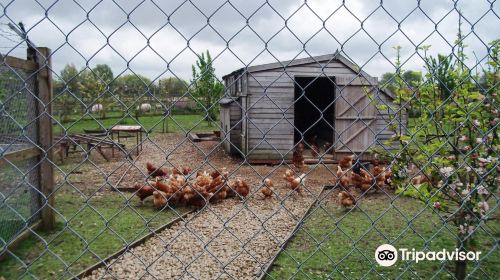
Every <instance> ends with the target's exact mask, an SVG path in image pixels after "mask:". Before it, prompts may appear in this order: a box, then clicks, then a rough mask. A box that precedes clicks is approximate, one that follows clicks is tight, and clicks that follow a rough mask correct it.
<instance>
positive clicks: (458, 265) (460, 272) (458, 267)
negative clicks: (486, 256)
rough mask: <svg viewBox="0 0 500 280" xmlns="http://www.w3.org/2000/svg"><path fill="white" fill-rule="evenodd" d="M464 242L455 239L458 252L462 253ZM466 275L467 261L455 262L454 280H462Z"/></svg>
mask: <svg viewBox="0 0 500 280" xmlns="http://www.w3.org/2000/svg"><path fill="white" fill-rule="evenodd" d="M466 242H467V241H466V240H464V241H462V240H461V239H460V237H458V238H457V248H459V250H458V252H459V253H460V252H464V251H465V246H466ZM466 275H467V260H463V261H460V260H457V261H455V278H456V279H458V280H464V279H465V276H466Z"/></svg>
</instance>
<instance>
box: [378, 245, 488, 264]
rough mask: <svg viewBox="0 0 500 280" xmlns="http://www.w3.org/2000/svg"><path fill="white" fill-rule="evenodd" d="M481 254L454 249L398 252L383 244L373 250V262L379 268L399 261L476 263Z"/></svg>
mask: <svg viewBox="0 0 500 280" xmlns="http://www.w3.org/2000/svg"><path fill="white" fill-rule="evenodd" d="M479 255H481V252H472V251H470V252H464V251H459V250H458V249H455V250H454V251H447V250H446V249H443V250H440V251H428V252H424V251H416V250H415V249H414V248H413V249H411V250H409V249H406V248H400V249H399V251H398V250H396V248H395V247H394V246H392V245H389V244H383V245H380V246H378V248H377V250H375V260H376V261H377V263H378V264H379V265H380V266H392V265H394V264H395V263H396V261H397V260H398V256H399V259H401V260H402V261H414V262H415V263H418V262H419V261H424V260H427V261H436V260H438V261H444V260H452V261H465V260H467V261H478V260H479Z"/></svg>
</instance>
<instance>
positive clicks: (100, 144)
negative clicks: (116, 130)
mask: <svg viewBox="0 0 500 280" xmlns="http://www.w3.org/2000/svg"><path fill="white" fill-rule="evenodd" d="M54 143H57V144H58V145H59V149H58V150H57V152H56V153H58V154H59V156H60V158H61V161H63V160H64V158H65V157H68V155H69V153H70V147H72V148H73V151H76V148H77V146H79V145H80V146H83V147H84V149H85V150H86V151H87V152H88V153H89V155H90V153H91V151H92V150H93V149H94V148H95V150H96V151H97V152H98V153H99V154H100V155H101V156H102V157H103V158H104V159H105V160H106V161H109V157H108V156H107V155H106V154H105V153H104V151H103V148H111V149H112V152H113V155H114V149H115V148H116V149H118V150H120V151H123V152H124V153H125V154H127V157H128V158H130V159H132V156H131V155H130V154H129V153H127V152H126V150H125V144H122V143H118V142H116V141H113V140H109V139H105V138H102V137H97V136H93V135H87V134H76V135H68V136H56V137H54Z"/></svg>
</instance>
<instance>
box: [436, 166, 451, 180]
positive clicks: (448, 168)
mask: <svg viewBox="0 0 500 280" xmlns="http://www.w3.org/2000/svg"><path fill="white" fill-rule="evenodd" d="M439 172H440V173H441V175H443V176H444V177H450V176H451V175H452V174H453V167H451V166H445V167H442V168H439Z"/></svg>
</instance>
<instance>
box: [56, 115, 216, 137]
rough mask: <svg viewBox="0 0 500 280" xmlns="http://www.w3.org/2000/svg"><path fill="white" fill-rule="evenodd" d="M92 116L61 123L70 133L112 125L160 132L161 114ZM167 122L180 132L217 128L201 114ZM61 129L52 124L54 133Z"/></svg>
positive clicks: (173, 129)
mask: <svg viewBox="0 0 500 280" xmlns="http://www.w3.org/2000/svg"><path fill="white" fill-rule="evenodd" d="M94 117H95V119H94V118H92V117H91V116H89V115H86V116H84V117H83V118H82V119H80V118H81V116H80V117H77V116H74V117H72V118H71V119H72V121H69V122H65V123H63V124H62V125H63V126H64V129H66V130H68V133H70V134H76V133H83V132H84V131H83V130H84V129H104V128H110V127H112V126H113V125H117V124H122V125H139V124H140V125H142V126H143V127H144V128H145V129H146V131H149V132H162V120H163V116H161V115H146V116H142V117H139V118H138V119H136V118H134V117H132V116H127V117H125V118H123V117H121V114H120V113H109V114H108V115H107V118H105V119H99V118H98V117H97V116H94ZM167 122H168V132H175V133H179V132H180V133H182V132H187V131H191V130H194V131H197V132H198V131H212V130H219V128H218V126H217V125H216V124H214V126H213V127H209V126H208V123H207V122H206V121H204V120H203V116H201V115H174V116H172V117H171V118H170V117H169V118H167ZM62 130H63V127H61V125H59V124H57V125H54V133H55V134H60V133H61V131H62Z"/></svg>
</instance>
